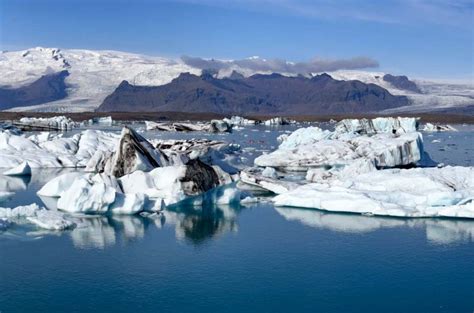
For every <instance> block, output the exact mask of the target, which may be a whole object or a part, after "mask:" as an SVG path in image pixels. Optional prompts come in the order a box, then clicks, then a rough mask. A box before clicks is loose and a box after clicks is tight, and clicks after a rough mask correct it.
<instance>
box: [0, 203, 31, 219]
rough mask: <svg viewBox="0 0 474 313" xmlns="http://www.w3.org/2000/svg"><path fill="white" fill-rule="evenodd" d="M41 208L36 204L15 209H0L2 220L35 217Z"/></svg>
mask: <svg viewBox="0 0 474 313" xmlns="http://www.w3.org/2000/svg"><path fill="white" fill-rule="evenodd" d="M38 210H40V207H39V206H38V205H37V204H36V203H33V204H30V205H23V206H17V207H15V208H0V218H7V219H12V218H19V217H28V216H34V215H35V214H36V211H38Z"/></svg>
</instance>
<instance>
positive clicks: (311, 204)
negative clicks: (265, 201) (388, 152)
mask: <svg viewBox="0 0 474 313" xmlns="http://www.w3.org/2000/svg"><path fill="white" fill-rule="evenodd" d="M473 200H474V168H472V167H450V166H448V167H444V168H416V169H406V170H403V169H387V170H378V171H371V172H369V173H365V174H361V175H358V176H355V177H352V178H346V179H343V180H335V181H332V182H322V183H312V184H305V185H303V186H300V187H297V188H295V189H294V190H291V191H289V192H287V193H283V194H281V195H278V196H276V197H275V198H274V202H275V205H277V206H293V207H304V208H314V209H321V210H326V211H333V212H355V213H362V214H372V215H387V216H398V217H463V218H474V201H473Z"/></svg>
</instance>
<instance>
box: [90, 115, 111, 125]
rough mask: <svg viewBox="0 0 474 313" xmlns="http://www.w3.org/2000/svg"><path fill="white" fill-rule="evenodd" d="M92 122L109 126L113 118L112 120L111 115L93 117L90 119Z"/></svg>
mask: <svg viewBox="0 0 474 313" xmlns="http://www.w3.org/2000/svg"><path fill="white" fill-rule="evenodd" d="M92 123H93V124H100V125H107V126H111V125H112V123H113V120H112V116H104V117H94V118H93V119H92Z"/></svg>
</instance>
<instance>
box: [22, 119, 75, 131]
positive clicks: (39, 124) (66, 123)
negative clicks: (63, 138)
mask: <svg viewBox="0 0 474 313" xmlns="http://www.w3.org/2000/svg"><path fill="white" fill-rule="evenodd" d="M16 126H18V127H20V128H27V129H51V130H61V131H67V130H71V129H73V128H74V127H76V126H77V123H76V122H74V121H73V120H72V119H70V118H68V117H65V116H54V117H49V118H43V117H23V118H21V119H20V121H19V123H17V124H16Z"/></svg>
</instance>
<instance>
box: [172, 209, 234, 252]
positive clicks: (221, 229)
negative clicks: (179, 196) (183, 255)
mask: <svg viewBox="0 0 474 313" xmlns="http://www.w3.org/2000/svg"><path fill="white" fill-rule="evenodd" d="M239 211H240V208H239V206H237V205H236V206H229V205H222V206H215V205H210V206H205V207H177V208H175V209H173V210H167V211H165V217H166V223H167V224H174V225H175V231H176V238H177V239H180V240H183V239H186V240H188V241H190V242H192V243H193V244H200V243H203V242H205V241H207V240H209V239H211V238H214V237H216V236H218V235H221V234H224V233H226V232H229V231H233V232H236V231H237V230H238V226H237V214H238V212H239Z"/></svg>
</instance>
